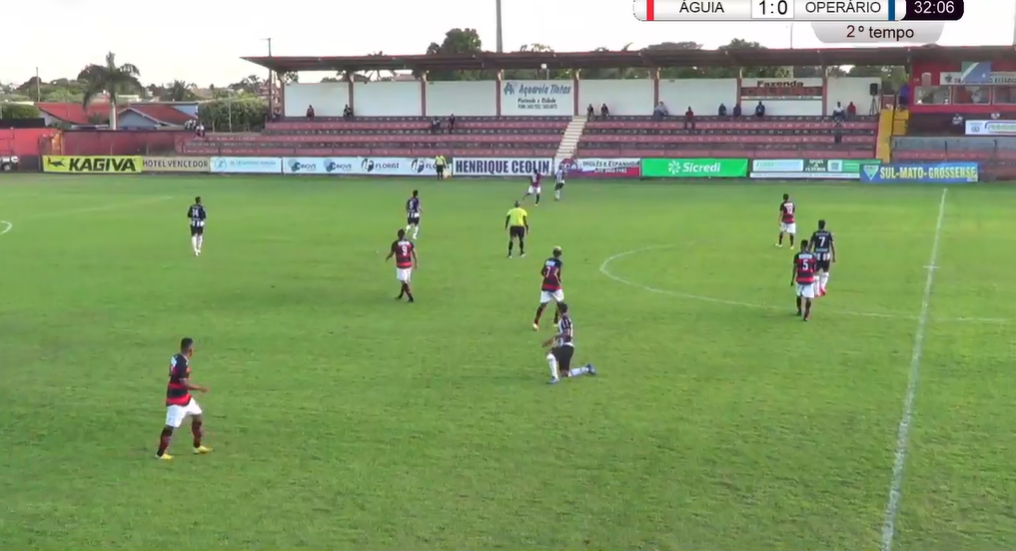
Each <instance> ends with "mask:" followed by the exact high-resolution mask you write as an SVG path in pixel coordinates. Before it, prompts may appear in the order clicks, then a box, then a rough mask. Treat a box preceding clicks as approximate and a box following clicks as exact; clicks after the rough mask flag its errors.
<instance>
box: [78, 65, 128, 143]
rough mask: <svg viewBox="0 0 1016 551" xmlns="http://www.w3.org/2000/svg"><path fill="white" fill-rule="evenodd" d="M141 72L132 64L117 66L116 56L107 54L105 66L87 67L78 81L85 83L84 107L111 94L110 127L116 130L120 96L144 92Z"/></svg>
mask: <svg viewBox="0 0 1016 551" xmlns="http://www.w3.org/2000/svg"><path fill="white" fill-rule="evenodd" d="M139 76H141V71H138V68H137V67H136V66H134V65H132V64H130V63H124V64H123V65H117V64H116V54H114V53H113V52H109V53H108V54H106V63H105V65H89V66H88V67H85V69H84V70H83V71H81V74H79V75H78V80H80V81H82V82H84V83H85V96H84V101H83V102H82V105H83V106H85V107H86V108H87V107H88V104H89V103H91V102H92V100H93V99H95V98H96V97H98V96H100V95H102V93H103V92H105V93H106V94H109V127H110V128H112V129H113V130H116V111H117V104H118V98H117V96H118V95H119V94H123V93H132V92H143V91H144V87H143V86H142V85H141V81H139V80H138V77H139Z"/></svg>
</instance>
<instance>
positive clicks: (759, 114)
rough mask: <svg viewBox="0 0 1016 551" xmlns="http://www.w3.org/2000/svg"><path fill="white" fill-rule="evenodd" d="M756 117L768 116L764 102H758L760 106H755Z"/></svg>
mask: <svg viewBox="0 0 1016 551" xmlns="http://www.w3.org/2000/svg"><path fill="white" fill-rule="evenodd" d="M755 116H756V117H758V118H762V117H764V116H766V106H765V105H762V100H758V105H756V106H755Z"/></svg>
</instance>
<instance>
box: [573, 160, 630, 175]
mask: <svg viewBox="0 0 1016 551" xmlns="http://www.w3.org/2000/svg"><path fill="white" fill-rule="evenodd" d="M641 163H642V160H641V159H565V160H563V161H561V167H562V168H564V170H565V175H566V176H567V177H569V178H638V177H639V174H640V173H641V169H640V165H641Z"/></svg>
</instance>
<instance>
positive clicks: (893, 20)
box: [633, 0, 963, 44]
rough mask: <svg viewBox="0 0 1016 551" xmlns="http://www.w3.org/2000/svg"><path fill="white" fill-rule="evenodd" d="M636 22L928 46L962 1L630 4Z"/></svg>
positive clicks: (680, 0) (959, 11) (666, 0)
mask: <svg viewBox="0 0 1016 551" xmlns="http://www.w3.org/2000/svg"><path fill="white" fill-rule="evenodd" d="M633 10H634V12H635V17H636V18H637V19H639V20H641V21H683V22H706V21H719V22H733V21H782V22H785V23H791V22H809V23H812V28H813V29H814V31H815V35H816V36H817V37H818V39H819V40H821V41H822V42H827V43H858V44H863V43H907V44H931V43H934V42H937V41H938V39H939V38H940V37H941V36H942V30H943V28H944V27H945V22H946V21H959V20H960V19H961V18H962V17H963V0H634V1H633Z"/></svg>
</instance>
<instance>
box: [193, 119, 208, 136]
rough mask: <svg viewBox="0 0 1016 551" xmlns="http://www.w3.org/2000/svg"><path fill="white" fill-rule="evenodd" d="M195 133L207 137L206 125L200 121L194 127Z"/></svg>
mask: <svg viewBox="0 0 1016 551" xmlns="http://www.w3.org/2000/svg"><path fill="white" fill-rule="evenodd" d="M194 135H195V136H197V137H199V138H204V137H205V125H203V124H201V123H200V122H199V123H198V125H197V127H196V128H195V129H194Z"/></svg>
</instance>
